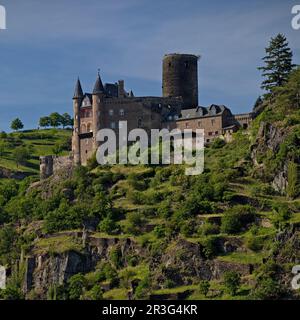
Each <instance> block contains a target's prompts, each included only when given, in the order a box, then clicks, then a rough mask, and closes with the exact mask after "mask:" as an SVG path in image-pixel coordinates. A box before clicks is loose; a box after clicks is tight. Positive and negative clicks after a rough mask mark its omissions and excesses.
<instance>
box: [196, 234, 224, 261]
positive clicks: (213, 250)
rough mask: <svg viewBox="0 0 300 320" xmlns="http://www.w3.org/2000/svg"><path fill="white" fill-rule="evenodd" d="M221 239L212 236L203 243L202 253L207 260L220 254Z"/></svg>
mask: <svg viewBox="0 0 300 320" xmlns="http://www.w3.org/2000/svg"><path fill="white" fill-rule="evenodd" d="M219 241H220V239H219V238H218V237H214V236H210V237H207V238H206V239H205V240H203V241H201V242H200V244H201V246H202V253H203V254H204V256H205V257H206V258H207V259H212V258H213V257H215V256H216V255H217V254H218V253H219V252H220V243H219Z"/></svg>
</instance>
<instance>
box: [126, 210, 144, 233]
mask: <svg viewBox="0 0 300 320" xmlns="http://www.w3.org/2000/svg"><path fill="white" fill-rule="evenodd" d="M127 221H128V223H127V225H126V226H125V232H126V233H131V234H134V235H138V234H139V233H140V232H141V227H142V226H143V225H144V223H145V219H144V217H143V215H141V214H140V213H138V212H130V213H128V215H127Z"/></svg>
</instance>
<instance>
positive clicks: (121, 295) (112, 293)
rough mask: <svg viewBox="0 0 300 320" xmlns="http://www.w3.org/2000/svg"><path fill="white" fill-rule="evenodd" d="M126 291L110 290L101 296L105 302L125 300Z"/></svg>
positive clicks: (126, 297) (122, 289) (121, 289)
mask: <svg viewBox="0 0 300 320" xmlns="http://www.w3.org/2000/svg"><path fill="white" fill-rule="evenodd" d="M127 292H128V290H127V289H124V288H120V289H112V290H109V291H106V292H105V293H104V294H103V298H104V299H106V300H127V299H128V296H127Z"/></svg>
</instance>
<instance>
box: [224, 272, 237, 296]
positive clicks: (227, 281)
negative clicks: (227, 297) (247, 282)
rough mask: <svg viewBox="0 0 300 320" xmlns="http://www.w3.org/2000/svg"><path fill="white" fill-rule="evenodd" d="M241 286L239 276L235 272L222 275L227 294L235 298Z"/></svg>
mask: <svg viewBox="0 0 300 320" xmlns="http://www.w3.org/2000/svg"><path fill="white" fill-rule="evenodd" d="M240 284H241V276H240V275H239V274H238V273H237V272H235V271H227V272H225V273H224V285H225V287H226V289H227V291H228V293H229V294H231V295H232V296H235V295H236V294H237V291H238V289H239V287H240Z"/></svg>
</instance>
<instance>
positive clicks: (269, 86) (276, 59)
mask: <svg viewBox="0 0 300 320" xmlns="http://www.w3.org/2000/svg"><path fill="white" fill-rule="evenodd" d="M265 50H266V56H265V57H264V58H263V59H262V60H263V61H264V62H265V66H263V67H259V68H258V70H261V71H262V75H263V77H265V78H266V79H265V80H264V81H263V82H262V85H261V88H262V89H264V90H266V91H269V92H271V93H272V92H273V89H274V88H275V87H278V86H282V85H283V84H284V83H285V82H286V81H287V79H288V76H289V74H290V72H291V71H292V69H293V68H294V67H295V65H294V64H292V58H293V53H292V51H291V49H290V48H289V46H288V42H287V39H286V37H285V36H284V35H283V34H281V33H279V34H278V35H277V36H276V37H275V38H271V41H270V44H269V47H267V48H266V49H265Z"/></svg>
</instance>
